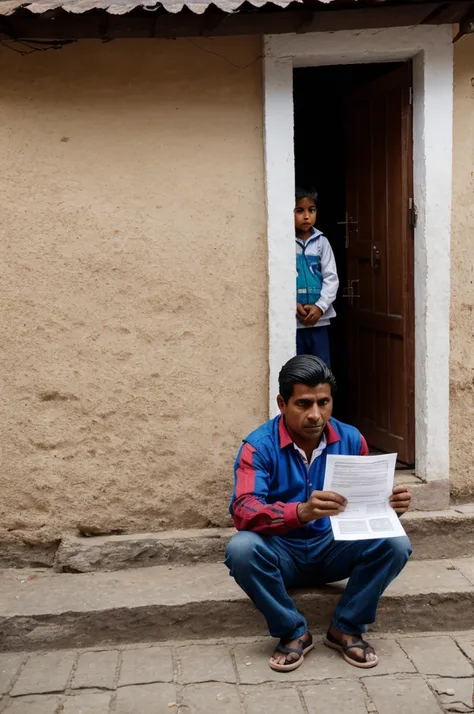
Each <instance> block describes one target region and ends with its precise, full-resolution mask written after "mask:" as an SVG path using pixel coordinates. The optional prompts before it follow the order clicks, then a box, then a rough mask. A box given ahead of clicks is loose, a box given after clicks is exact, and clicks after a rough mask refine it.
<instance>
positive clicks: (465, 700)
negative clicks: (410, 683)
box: [429, 678, 473, 712]
mask: <svg viewBox="0 0 474 714" xmlns="http://www.w3.org/2000/svg"><path fill="white" fill-rule="evenodd" d="M429 685H430V687H431V689H432V690H433V691H434V692H436V694H438V696H439V698H440V700H441V703H442V706H443V708H444V709H445V711H447V712H468V711H471V709H472V685H473V681H472V679H451V678H448V679H430V680H429Z"/></svg>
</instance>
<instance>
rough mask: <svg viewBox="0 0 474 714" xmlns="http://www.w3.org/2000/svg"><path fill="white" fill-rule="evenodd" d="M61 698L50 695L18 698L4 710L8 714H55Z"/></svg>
mask: <svg viewBox="0 0 474 714" xmlns="http://www.w3.org/2000/svg"><path fill="white" fill-rule="evenodd" d="M60 704H61V697H59V696H53V695H50V694H43V695H33V696H28V697H18V698H17V699H13V700H12V701H11V702H10V706H8V708H7V709H4V711H6V712H7V713H8V714H56V712H57V710H58V707H59V705H60Z"/></svg>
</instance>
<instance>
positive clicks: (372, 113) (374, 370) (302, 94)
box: [293, 62, 415, 468]
mask: <svg viewBox="0 0 474 714" xmlns="http://www.w3.org/2000/svg"><path fill="white" fill-rule="evenodd" d="M411 97H412V89H411V62H405V63H401V62H398V63H375V64H355V65H354V64H352V65H337V66H322V67H308V68H298V69H294V73H293V99H294V150H295V179H296V184H297V185H298V186H302V187H306V188H312V187H314V188H315V189H316V190H317V191H318V194H319V199H318V216H317V221H316V227H317V228H319V229H320V230H321V231H322V232H323V233H324V235H325V236H326V237H327V238H328V240H329V242H330V243H331V246H332V249H333V252H334V256H335V259H336V264H337V270H338V275H339V285H340V287H339V291H338V296H337V299H336V302H335V309H336V313H337V317H336V318H335V319H334V320H333V321H332V325H331V327H330V343H331V361H332V368H333V371H334V374H335V376H336V379H337V382H338V385H339V394H338V395H337V397H336V401H335V410H334V416H335V417H336V418H338V419H341V420H342V421H346V422H348V423H351V424H354V425H355V426H357V427H358V428H359V429H360V430H361V432H362V433H363V434H364V436H365V437H366V438H367V441H368V443H369V447H370V448H371V450H372V451H373V452H374V453H380V452H388V451H396V452H397V453H398V455H399V457H398V458H399V462H398V465H399V467H400V468H413V465H414V461H415V439H414V432H415V418H414V277H413V270H414V268H413V249H414V246H413V226H414V211H413V206H414V204H413V187H412V186H413V160H412V118H411V101H412V100H411Z"/></svg>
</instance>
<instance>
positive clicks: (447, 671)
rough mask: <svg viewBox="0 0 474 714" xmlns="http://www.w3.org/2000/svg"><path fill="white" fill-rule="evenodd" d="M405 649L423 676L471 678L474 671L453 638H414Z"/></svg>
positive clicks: (406, 641) (405, 643)
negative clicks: (436, 675)
mask: <svg viewBox="0 0 474 714" xmlns="http://www.w3.org/2000/svg"><path fill="white" fill-rule="evenodd" d="M403 648H404V650H405V652H406V653H407V655H408V656H409V657H410V659H411V660H412V662H413V663H414V665H415V667H416V668H417V670H418V672H420V673H421V674H438V675H440V676H442V677H471V676H472V675H473V669H472V665H471V664H470V662H469V661H468V660H467V659H466V657H465V656H464V655H463V654H462V652H461V650H460V649H459V647H457V645H456V643H455V642H454V640H453V639H452V638H451V637H447V636H441V637H423V636H421V637H414V638H410V639H408V638H407V639H406V640H404V641H403Z"/></svg>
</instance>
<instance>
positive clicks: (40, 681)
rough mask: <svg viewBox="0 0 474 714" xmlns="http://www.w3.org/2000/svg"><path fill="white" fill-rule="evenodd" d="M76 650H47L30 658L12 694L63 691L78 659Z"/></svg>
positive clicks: (15, 695) (14, 695) (16, 695)
mask: <svg viewBox="0 0 474 714" xmlns="http://www.w3.org/2000/svg"><path fill="white" fill-rule="evenodd" d="M76 656H77V655H76V653H75V652H65V651H64V650H59V651H57V652H46V653H41V654H34V655H32V656H30V657H29V658H28V661H27V662H26V664H25V666H24V668H23V669H22V671H21V673H20V676H19V677H18V679H17V681H16V683H15V685H14V687H13V690H12V692H11V695H12V696H13V697H18V696H21V695H23V694H42V693H46V692H62V691H63V690H64V689H65V688H66V685H67V683H68V680H69V677H70V675H71V672H72V667H73V664H74V661H75V659H76Z"/></svg>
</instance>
